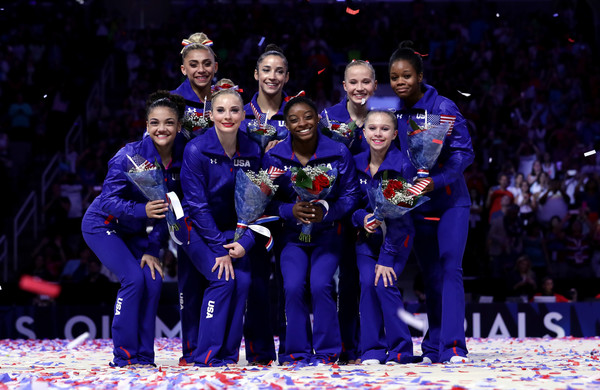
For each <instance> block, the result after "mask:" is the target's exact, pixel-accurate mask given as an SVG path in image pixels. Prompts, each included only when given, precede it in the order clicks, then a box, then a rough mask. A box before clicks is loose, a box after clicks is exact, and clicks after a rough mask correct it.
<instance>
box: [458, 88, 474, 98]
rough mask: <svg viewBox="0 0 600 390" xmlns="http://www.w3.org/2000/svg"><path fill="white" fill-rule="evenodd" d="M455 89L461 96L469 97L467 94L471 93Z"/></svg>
mask: <svg viewBox="0 0 600 390" xmlns="http://www.w3.org/2000/svg"><path fill="white" fill-rule="evenodd" d="M456 91H457V92H458V93H460V94H461V95H463V96H466V97H469V96H471V94H470V93H468V92H461V91H459V90H458V89H457V90H456Z"/></svg>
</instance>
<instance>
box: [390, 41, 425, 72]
mask: <svg viewBox="0 0 600 390" xmlns="http://www.w3.org/2000/svg"><path fill="white" fill-rule="evenodd" d="M412 46H413V43H412V41H402V42H400V45H398V48H397V49H396V51H395V52H394V53H392V56H391V57H390V63H389V67H388V71H389V70H391V69H392V65H393V64H394V63H395V62H396V61H400V60H405V61H408V62H409V63H410V64H411V65H412V66H413V68H414V69H415V71H416V72H417V74H418V75H419V74H422V73H423V59H422V58H421V54H419V52H417V51H415V49H413V47H412Z"/></svg>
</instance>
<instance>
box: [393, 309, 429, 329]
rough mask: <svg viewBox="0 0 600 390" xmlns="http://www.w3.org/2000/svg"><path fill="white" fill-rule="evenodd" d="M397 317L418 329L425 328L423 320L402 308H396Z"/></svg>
mask: <svg viewBox="0 0 600 390" xmlns="http://www.w3.org/2000/svg"><path fill="white" fill-rule="evenodd" d="M398 317H399V318H400V319H401V320H402V321H404V322H405V323H406V325H408V326H412V327H413V328H415V329H418V330H420V331H423V330H425V321H423V320H421V319H419V318H417V317H415V316H414V315H413V314H411V313H409V312H407V311H406V310H404V309H398Z"/></svg>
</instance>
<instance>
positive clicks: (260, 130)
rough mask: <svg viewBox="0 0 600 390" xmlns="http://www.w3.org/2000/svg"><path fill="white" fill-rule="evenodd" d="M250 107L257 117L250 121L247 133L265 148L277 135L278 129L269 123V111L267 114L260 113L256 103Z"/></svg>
mask: <svg viewBox="0 0 600 390" xmlns="http://www.w3.org/2000/svg"><path fill="white" fill-rule="evenodd" d="M250 107H251V108H252V112H253V113H254V118H256V119H254V120H252V121H250V122H249V123H248V127H247V128H246V133H247V134H248V136H249V137H250V138H251V139H252V140H254V141H255V142H257V143H258V144H259V145H260V147H261V148H262V149H263V150H264V149H265V147H266V146H267V144H268V143H269V142H271V141H272V140H274V139H275V137H276V136H277V129H275V127H274V126H273V125H270V124H269V123H267V117H268V116H269V112H268V111H267V113H266V114H260V113H259V112H258V110H257V109H256V107H255V106H254V104H252V103H250Z"/></svg>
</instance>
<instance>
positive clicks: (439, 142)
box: [431, 139, 444, 145]
mask: <svg viewBox="0 0 600 390" xmlns="http://www.w3.org/2000/svg"><path fill="white" fill-rule="evenodd" d="M431 142H433V143H434V144H438V145H441V144H443V143H444V142H443V141H442V140H441V139H433V140H431Z"/></svg>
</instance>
